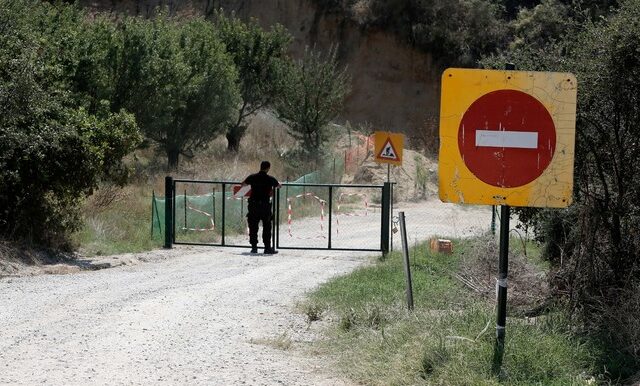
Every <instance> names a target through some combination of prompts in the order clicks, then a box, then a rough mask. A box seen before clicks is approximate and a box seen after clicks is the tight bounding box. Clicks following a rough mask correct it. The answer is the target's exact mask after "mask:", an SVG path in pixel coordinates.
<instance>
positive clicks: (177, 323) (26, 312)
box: [0, 201, 490, 385]
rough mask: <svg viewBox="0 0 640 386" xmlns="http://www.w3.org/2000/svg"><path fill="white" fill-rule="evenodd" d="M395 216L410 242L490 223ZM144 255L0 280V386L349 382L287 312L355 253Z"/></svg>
mask: <svg viewBox="0 0 640 386" xmlns="http://www.w3.org/2000/svg"><path fill="white" fill-rule="evenodd" d="M405 208H406V209H405V210H406V211H407V216H408V221H409V223H410V224H411V221H416V222H415V225H414V226H413V228H412V229H421V230H420V236H418V233H417V231H416V237H421V236H424V237H428V236H429V235H432V234H440V235H450V234H452V235H458V236H462V235H468V234H472V233H478V232H480V231H481V230H482V228H485V230H486V228H487V227H488V223H489V220H490V212H489V211H488V210H487V209H486V208H485V209H476V208H460V207H453V206H450V205H444V204H440V203H438V202H435V201H434V202H429V203H423V204H421V205H418V204H410V205H408V206H406V207H405ZM412 219H414V220H412ZM410 226H411V225H410ZM354 231H356V230H355V229H354ZM410 235H411V231H410ZM143 256H144V258H136V256H128V257H126V258H124V257H120V259H119V260H122V261H127V262H129V264H133V265H125V266H122V267H119V268H113V269H105V270H99V271H93V272H82V273H77V274H70V275H39V276H30V277H11V278H4V279H0V325H1V326H2V328H1V329H0V384H37V383H44V384H78V385H80V384H110V385H111V384H150V383H153V384H220V385H223V384H224V385H242V384H248V385H347V384H349V383H348V382H347V381H345V380H341V379H340V378H339V376H338V375H337V373H336V372H335V370H334V369H333V367H332V365H331V363H330V362H328V361H327V359H326V358H317V357H312V356H309V355H308V354H304V351H303V350H300V348H301V347H303V346H304V343H305V342H308V341H310V340H313V339H315V336H314V332H312V330H309V329H308V328H307V323H306V321H305V317H304V315H301V314H299V313H296V312H295V311H294V305H295V302H296V300H298V299H301V298H302V297H303V296H304V294H305V292H306V291H308V290H311V289H313V288H314V287H316V286H317V285H318V284H320V283H322V282H324V281H326V280H327V279H329V278H330V277H333V276H336V275H340V274H344V273H347V272H349V271H351V270H353V269H355V268H356V267H358V266H361V265H363V264H366V263H367V262H368V261H370V259H369V258H367V257H366V256H365V255H363V254H362V253H359V254H358V253H352V252H327V251H297V250H284V251H281V253H280V254H279V255H276V256H263V255H258V256H254V255H249V254H248V253H247V250H243V249H223V248H176V249H174V250H173V251H157V252H151V253H147V254H144V255H143ZM142 260H147V261H148V262H146V263H140V262H141V261H142ZM289 341H290V342H291V343H292V347H291V348H290V349H288V350H284V349H283V348H282V346H286V345H287V343H288V342H289Z"/></svg>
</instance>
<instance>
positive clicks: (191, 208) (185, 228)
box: [182, 206, 216, 232]
mask: <svg viewBox="0 0 640 386" xmlns="http://www.w3.org/2000/svg"><path fill="white" fill-rule="evenodd" d="M187 209H190V210H192V211H194V212H198V213H201V214H203V215H205V216H207V217H209V221H211V228H187V227H182V230H184V231H196V232H205V231H212V230H214V229H215V228H216V224H214V222H213V215H212V214H211V213H207V212H205V211H203V210H200V209H196V208H194V207H191V206H187Z"/></svg>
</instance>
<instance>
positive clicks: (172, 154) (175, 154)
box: [167, 149, 180, 171]
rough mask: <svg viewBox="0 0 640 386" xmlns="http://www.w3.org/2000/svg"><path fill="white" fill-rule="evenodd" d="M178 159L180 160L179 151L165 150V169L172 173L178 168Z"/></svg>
mask: <svg viewBox="0 0 640 386" xmlns="http://www.w3.org/2000/svg"><path fill="white" fill-rule="evenodd" d="M179 158H180V150H179V149H167V169H168V170H169V171H173V170H176V169H177V168H178V161H179Z"/></svg>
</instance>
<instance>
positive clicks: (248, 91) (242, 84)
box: [216, 13, 291, 152]
mask: <svg viewBox="0 0 640 386" xmlns="http://www.w3.org/2000/svg"><path fill="white" fill-rule="evenodd" d="M216 27H217V31H218V34H219V35H220V38H221V39H222V41H223V42H224V44H225V46H226V48H227V52H228V53H229V55H231V57H232V58H233V62H234V64H235V66H236V69H237V71H238V78H237V80H238V82H237V83H238V89H239V90H240V103H239V105H238V106H239V107H238V109H237V113H236V119H235V120H233V121H232V122H230V123H229V125H228V127H227V131H226V137H227V141H228V146H227V147H228V149H229V150H230V151H234V152H237V151H238V150H239V148H240V140H241V139H242V137H243V136H244V133H245V131H246V129H247V122H246V121H247V118H248V117H250V116H251V115H253V114H254V113H255V112H256V111H258V110H260V109H262V108H264V107H267V106H270V105H271V104H272V103H273V101H274V100H275V98H276V97H277V95H278V93H279V88H278V85H279V84H280V82H279V79H278V75H279V74H281V73H282V72H281V71H280V70H279V69H280V67H281V66H282V62H283V60H284V59H285V58H286V52H287V48H288V47H289V44H290V42H291V36H290V35H289V34H288V33H287V32H286V30H285V29H284V28H283V27H282V26H280V25H276V26H275V27H272V28H271V30H270V31H265V30H263V29H262V28H260V26H259V25H258V24H257V22H256V21H255V20H251V21H249V22H247V23H244V22H242V21H241V20H239V19H237V18H235V17H231V18H227V17H225V16H224V15H223V14H222V13H218V14H217V15H216Z"/></svg>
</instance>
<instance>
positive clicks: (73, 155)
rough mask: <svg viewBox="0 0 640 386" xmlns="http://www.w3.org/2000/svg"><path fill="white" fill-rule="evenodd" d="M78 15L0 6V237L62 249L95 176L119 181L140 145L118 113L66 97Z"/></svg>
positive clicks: (22, 4)
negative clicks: (91, 107) (129, 155)
mask: <svg viewBox="0 0 640 386" xmlns="http://www.w3.org/2000/svg"><path fill="white" fill-rule="evenodd" d="M82 20H83V15H82V13H81V12H79V11H78V10H77V9H75V8H73V7H69V6H64V5H50V4H47V3H39V2H34V1H26V0H25V1H19V0H15V1H7V2H3V3H2V4H0V25H1V26H2V27H0V207H1V208H2V209H1V210H0V234H2V235H3V236H4V237H9V238H23V239H27V240H32V241H34V242H38V243H46V244H54V245H55V244H64V243H65V242H66V240H67V236H68V234H69V232H70V231H73V230H75V229H77V228H78V226H79V224H80V221H79V214H78V206H79V204H80V203H81V201H82V198H83V197H85V196H86V195H88V194H90V193H91V192H92V190H93V189H94V188H95V187H96V185H97V183H98V181H99V180H101V179H114V180H118V181H122V180H123V179H124V178H125V177H126V170H125V168H124V167H123V166H122V163H121V159H122V157H123V156H124V155H126V154H127V153H128V152H130V151H131V150H132V149H133V148H134V147H135V146H136V145H137V144H138V143H139V141H140V136H139V133H138V130H137V126H136V124H135V120H134V118H133V117H132V116H131V115H130V114H128V113H126V112H117V113H109V112H108V111H107V112H104V111H103V112H100V113H95V114H90V113H88V112H87V111H86V110H85V109H84V108H83V107H82V106H81V104H79V103H77V100H76V99H74V98H73V97H72V92H71V85H72V81H71V78H72V76H71V75H72V74H73V73H74V71H75V68H76V65H77V62H78V60H77V59H78V44H79V43H78V42H79V40H80V38H79V31H80V30H81V29H82V28H83V21H82Z"/></svg>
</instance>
